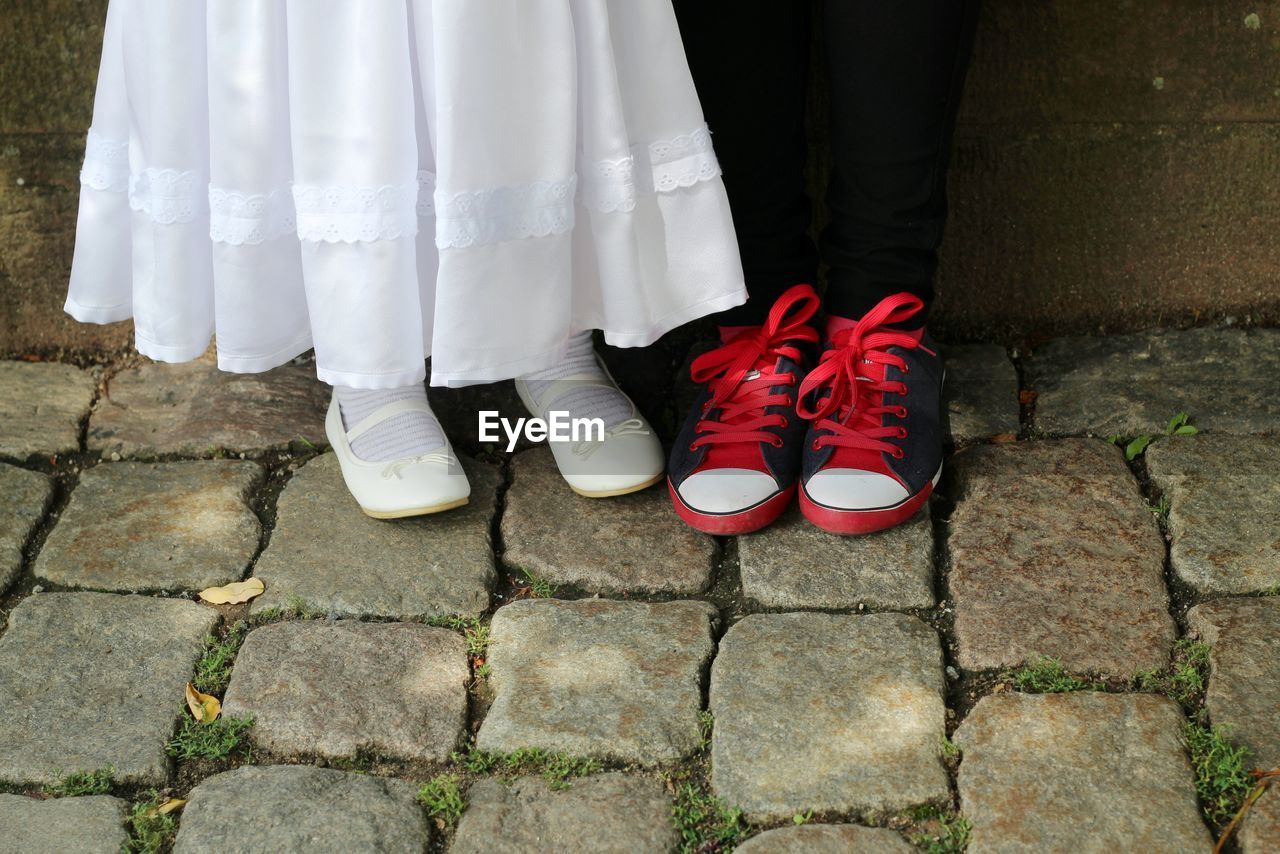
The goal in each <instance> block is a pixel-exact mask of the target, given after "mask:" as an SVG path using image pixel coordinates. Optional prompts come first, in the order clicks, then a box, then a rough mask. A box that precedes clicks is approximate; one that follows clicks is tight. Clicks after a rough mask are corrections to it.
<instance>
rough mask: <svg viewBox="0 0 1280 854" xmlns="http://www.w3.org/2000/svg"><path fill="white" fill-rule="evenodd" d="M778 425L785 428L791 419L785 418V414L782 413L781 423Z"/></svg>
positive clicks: (788, 425) (789, 424)
mask: <svg viewBox="0 0 1280 854" xmlns="http://www.w3.org/2000/svg"><path fill="white" fill-rule="evenodd" d="M778 426H779V427H781V428H782V429H784V430H785V429H787V428H788V427H790V426H791V421H790V420H789V419H788V418H787V416H785V415H784V416H782V423H781V424H779V425H778Z"/></svg>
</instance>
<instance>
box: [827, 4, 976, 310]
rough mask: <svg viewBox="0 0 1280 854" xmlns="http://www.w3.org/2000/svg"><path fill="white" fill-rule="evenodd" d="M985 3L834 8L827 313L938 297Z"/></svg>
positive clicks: (830, 9) (830, 14)
mask: <svg viewBox="0 0 1280 854" xmlns="http://www.w3.org/2000/svg"><path fill="white" fill-rule="evenodd" d="M977 6H978V3H977V0H892V2H887V1H886V0H827V2H826V20H825V29H826V48H827V63H828V68H829V70H830V90H831V145H832V155H833V168H832V174H831V184H830V187H829V189H828V193H827V204H828V205H829V206H830V208H831V222H830V225H829V226H828V227H827V228H826V230H825V231H824V232H823V235H822V260H823V262H824V263H825V264H827V265H829V266H830V271H829V275H828V283H829V284H828V288H827V293H826V308H827V310H828V311H829V312H832V313H835V314H839V315H841V316H845V317H860V316H861V315H863V314H864V313H866V311H867V310H868V309H870V308H871V307H872V306H874V305H875V304H876V303H877V302H879V301H880V300H881V299H883V298H884V297H885V296H888V295H889V294H893V293H897V292H900V291H908V292H911V293H914V294H916V295H917V296H919V297H921V298H922V299H924V300H925V302H926V304H928V303H929V302H930V300H931V299H932V297H933V277H934V273H935V272H936V270H937V266H938V247H939V245H940V244H941V242H942V230H943V226H944V224H945V222H946V217H947V197H946V171H947V161H948V156H949V153H950V149H951V138H952V132H953V129H954V127H955V118H956V108H957V106H958V104H959V100H960V92H961V89H962V87H963V85H964V76H965V71H966V68H967V66H968V63H969V55H970V52H971V48H972V43H973V31H974V25H975V21H976V16H977Z"/></svg>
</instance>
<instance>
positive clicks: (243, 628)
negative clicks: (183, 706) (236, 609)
mask: <svg viewBox="0 0 1280 854" xmlns="http://www.w3.org/2000/svg"><path fill="white" fill-rule="evenodd" d="M248 630H249V626H248V624H247V623H245V622H243V621H241V622H238V623H236V624H235V625H233V626H232V627H231V628H230V629H228V630H227V633H226V635H225V636H223V637H221V638H219V637H217V636H216V635H209V636H208V637H207V638H205V650H204V654H203V655H201V656H200V660H199V661H198V662H196V670H195V675H194V676H192V678H191V684H192V685H194V686H195V688H196V690H197V691H200V692H202V693H205V694H221V693H222V692H223V691H225V690H226V688H227V683H228V682H230V681H231V667H232V665H234V664H235V660H236V654H237V653H239V652H240V646H241V644H243V643H244V636H245V634H246V633H247V632H248Z"/></svg>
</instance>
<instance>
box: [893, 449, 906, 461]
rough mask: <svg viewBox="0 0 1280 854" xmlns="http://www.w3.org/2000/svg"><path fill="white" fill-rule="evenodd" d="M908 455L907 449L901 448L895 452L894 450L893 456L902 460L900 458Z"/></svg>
mask: <svg viewBox="0 0 1280 854" xmlns="http://www.w3.org/2000/svg"><path fill="white" fill-rule="evenodd" d="M906 455H907V452H906V451H904V450H902V449H901V448H899V449H898V450H896V451H894V452H893V458H894V459H895V460H900V459H902V458H903V457H905V456H906Z"/></svg>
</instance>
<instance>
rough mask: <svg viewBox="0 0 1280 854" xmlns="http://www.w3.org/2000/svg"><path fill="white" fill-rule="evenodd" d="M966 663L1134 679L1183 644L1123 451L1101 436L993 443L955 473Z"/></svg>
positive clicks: (952, 539)
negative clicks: (1043, 659)
mask: <svg viewBox="0 0 1280 854" xmlns="http://www.w3.org/2000/svg"><path fill="white" fill-rule="evenodd" d="M952 471H953V472H954V473H955V483H954V485H953V486H952V487H951V493H952V494H951V497H952V498H954V499H956V502H957V503H956V507H955V509H954V511H952V514H951V521H950V526H949V548H948V551H949V554H950V561H951V570H950V575H949V578H948V583H949V585H950V592H951V598H952V600H953V601H954V602H955V612H956V619H955V634H956V640H957V642H958V652H957V656H956V659H957V663H958V664H959V665H960V666H961V667H964V668H966V669H972V670H986V669H993V668H1001V667H1016V666H1018V665H1021V664H1023V663H1025V662H1027V661H1030V660H1033V659H1034V658H1035V657H1036V656H1037V655H1048V656H1051V657H1054V658H1058V659H1061V660H1062V661H1063V663H1064V664H1065V665H1066V667H1067V668H1068V669H1069V670H1073V671H1089V672H1102V673H1108V674H1114V675H1118V676H1123V677H1130V676H1132V675H1133V674H1134V673H1135V672H1136V671H1138V670H1144V669H1155V668H1160V667H1163V666H1165V665H1166V664H1167V663H1168V661H1169V647H1170V646H1171V645H1172V644H1173V641H1174V638H1175V637H1176V634H1177V632H1176V628H1175V626H1174V623H1173V618H1172V617H1170V616H1169V610H1168V593H1167V591H1166V590H1165V585H1164V541H1163V539H1162V537H1161V536H1160V532H1159V529H1158V527H1157V525H1156V520H1155V517H1154V516H1153V515H1152V514H1151V512H1150V510H1149V508H1148V507H1147V504H1146V502H1145V500H1144V499H1143V497H1142V495H1141V493H1140V492H1139V491H1138V485H1137V483H1136V482H1135V480H1134V478H1133V475H1132V474H1131V473H1130V472H1129V469H1128V468H1127V467H1126V466H1125V463H1124V457H1123V455H1122V454H1121V452H1120V449H1119V448H1116V447H1115V446H1113V445H1111V444H1109V443H1107V442H1104V441H1102V440H1100V439H1066V440H1058V441H1047V440H1046V441H1035V442H1018V443H1016V444H1008V445H983V446H979V447H974V448H970V449H968V450H966V451H964V452H962V453H961V454H959V455H957V457H956V458H955V462H954V463H953V464H952Z"/></svg>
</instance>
